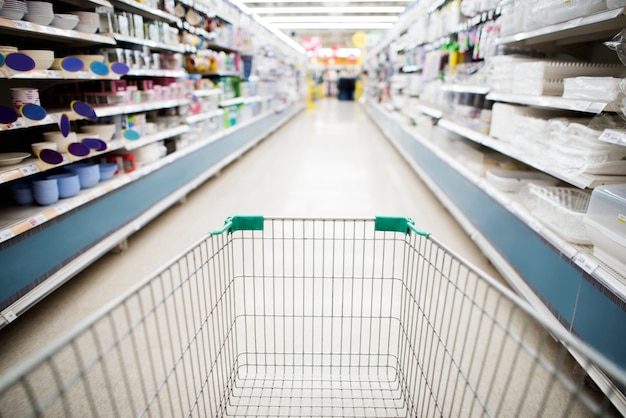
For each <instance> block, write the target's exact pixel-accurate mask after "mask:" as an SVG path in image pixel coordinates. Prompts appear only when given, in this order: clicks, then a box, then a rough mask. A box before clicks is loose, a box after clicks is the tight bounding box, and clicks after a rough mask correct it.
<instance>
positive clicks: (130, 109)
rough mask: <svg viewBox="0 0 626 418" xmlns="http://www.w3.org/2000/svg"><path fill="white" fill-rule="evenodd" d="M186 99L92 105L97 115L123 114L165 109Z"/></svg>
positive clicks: (186, 100)
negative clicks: (101, 105) (117, 104)
mask: <svg viewBox="0 0 626 418" xmlns="http://www.w3.org/2000/svg"><path fill="white" fill-rule="evenodd" d="M188 103H189V100H188V99H170V100H163V101H159V102H146V103H136V104H129V105H119V106H116V105H111V106H103V107H94V110H95V111H96V115H98V117H105V116H115V115H123V114H127V113H139V112H148V111H150V110H158V109H167V108H171V107H177V106H182V105H185V104H188Z"/></svg>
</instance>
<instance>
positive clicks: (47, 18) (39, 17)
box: [23, 13, 54, 26]
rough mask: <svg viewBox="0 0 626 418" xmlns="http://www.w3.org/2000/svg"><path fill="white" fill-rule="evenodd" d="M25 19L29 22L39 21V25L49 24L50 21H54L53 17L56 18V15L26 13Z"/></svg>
mask: <svg viewBox="0 0 626 418" xmlns="http://www.w3.org/2000/svg"><path fill="white" fill-rule="evenodd" d="M23 19H24V20H26V21H28V22H33V23H37V24H38V25H43V26H48V25H49V24H50V22H52V19H54V15H52V14H50V15H35V14H30V13H26V14H25V15H24V17H23Z"/></svg>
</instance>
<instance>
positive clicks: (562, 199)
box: [520, 183, 591, 244]
mask: <svg viewBox="0 0 626 418" xmlns="http://www.w3.org/2000/svg"><path fill="white" fill-rule="evenodd" d="M520 196H521V198H522V201H521V203H522V204H523V205H524V206H525V207H526V208H527V209H528V210H529V211H530V212H531V213H532V214H533V216H535V217H536V218H537V219H538V220H539V221H541V222H542V223H544V224H545V225H546V226H547V227H548V228H550V229H551V230H552V231H554V232H555V233H556V234H557V235H559V236H560V237H561V238H563V239H565V240H566V241H569V242H572V243H574V244H591V241H590V240H589V237H588V236H587V234H586V232H585V225H584V223H583V218H584V216H585V214H586V213H587V207H588V206H589V199H590V194H589V193H586V192H584V191H582V190H579V189H574V188H571V187H542V186H538V185H536V184H533V183H530V184H529V185H528V186H527V187H526V188H524V189H523V190H522V192H521V193H520Z"/></svg>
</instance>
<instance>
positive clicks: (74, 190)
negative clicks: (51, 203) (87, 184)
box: [46, 173, 80, 199]
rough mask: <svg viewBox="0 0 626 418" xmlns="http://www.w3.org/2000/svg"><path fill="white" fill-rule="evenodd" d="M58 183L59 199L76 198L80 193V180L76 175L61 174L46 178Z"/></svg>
mask: <svg viewBox="0 0 626 418" xmlns="http://www.w3.org/2000/svg"><path fill="white" fill-rule="evenodd" d="M46 178H48V179H56V180H57V181H58V182H59V198H61V199H65V198H68V197H72V196H76V195H77V194H78V192H79V191H80V180H79V178H78V174H76V173H61V174H54V175H52V176H48V177H46Z"/></svg>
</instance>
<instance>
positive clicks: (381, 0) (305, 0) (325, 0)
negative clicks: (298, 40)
mask: <svg viewBox="0 0 626 418" xmlns="http://www.w3.org/2000/svg"><path fill="white" fill-rule="evenodd" d="M413 1H415V0H341V2H342V3H412V2H413ZM239 3H246V4H252V3H256V4H261V3H272V4H275V3H277V2H276V1H274V0H239ZM289 3H328V0H290V1H289Z"/></svg>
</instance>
